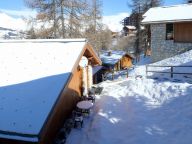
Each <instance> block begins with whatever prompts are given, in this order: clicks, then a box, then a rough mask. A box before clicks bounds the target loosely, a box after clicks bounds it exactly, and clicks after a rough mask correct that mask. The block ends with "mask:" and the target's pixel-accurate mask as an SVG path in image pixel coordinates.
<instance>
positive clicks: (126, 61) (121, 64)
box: [110, 54, 133, 71]
mask: <svg viewBox="0 0 192 144" xmlns="http://www.w3.org/2000/svg"><path fill="white" fill-rule="evenodd" d="M132 61H133V57H131V56H130V55H128V54H125V55H124V56H122V58H121V59H120V60H119V61H118V62H117V63H116V64H115V65H114V70H115V71H119V70H122V69H125V68H129V67H131V66H132V65H133V63H132ZM110 71H111V70H110Z"/></svg>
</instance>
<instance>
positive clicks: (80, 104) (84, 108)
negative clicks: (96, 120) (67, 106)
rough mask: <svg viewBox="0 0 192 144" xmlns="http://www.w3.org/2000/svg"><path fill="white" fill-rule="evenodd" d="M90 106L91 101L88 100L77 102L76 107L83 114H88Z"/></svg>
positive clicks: (91, 104)
mask: <svg viewBox="0 0 192 144" xmlns="http://www.w3.org/2000/svg"><path fill="white" fill-rule="evenodd" d="M92 107H93V103H92V102H90V101H88V100H84V101H80V102H78V103H77V108H79V109H80V110H81V112H82V114H84V115H89V113H90V109H91V108H92Z"/></svg>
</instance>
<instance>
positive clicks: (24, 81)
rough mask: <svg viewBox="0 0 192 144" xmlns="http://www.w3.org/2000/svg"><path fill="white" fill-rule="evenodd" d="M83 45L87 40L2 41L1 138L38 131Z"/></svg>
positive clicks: (0, 76) (0, 72)
mask: <svg viewBox="0 0 192 144" xmlns="http://www.w3.org/2000/svg"><path fill="white" fill-rule="evenodd" d="M75 41H76V42H75ZM84 45H85V40H79V41H78V40H74V41H71V42H70V41H63V40H37V41H35V40H34V41H27V40H26V41H0V133H1V134H0V137H5V138H7V136H6V134H3V133H4V132H8V135H9V134H10V135H14V133H17V134H19V136H20V134H28V135H38V134H39V132H40V130H41V128H42V126H43V124H44V123H45V121H46V119H47V117H48V115H49V112H50V111H51V109H52V108H53V105H54V104H55V102H56V100H57V98H58V96H59V94H60V92H61V90H62V89H63V88H64V86H65V84H66V82H67V80H68V78H69V76H70V75H71V71H72V68H73V66H74V64H75V63H76V61H77V58H78V57H79V54H80V53H81V52H82V50H83V47H84ZM19 136H18V137H19ZM10 137H11V138H15V137H14V136H9V138H10ZM18 137H17V139H19V138H18ZM21 137H22V136H21ZM21 137H20V139H25V138H21Z"/></svg>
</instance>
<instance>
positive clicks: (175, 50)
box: [151, 24, 192, 62]
mask: <svg viewBox="0 0 192 144" xmlns="http://www.w3.org/2000/svg"><path fill="white" fill-rule="evenodd" d="M151 48H152V61H153V62H156V61H159V60H162V59H165V58H169V57H172V56H174V55H177V54H180V53H182V52H185V51H187V50H189V49H192V43H176V42H174V40H166V24H152V25H151Z"/></svg>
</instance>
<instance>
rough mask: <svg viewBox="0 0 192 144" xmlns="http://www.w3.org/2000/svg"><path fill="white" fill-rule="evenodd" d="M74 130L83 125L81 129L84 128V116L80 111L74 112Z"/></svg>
mask: <svg viewBox="0 0 192 144" xmlns="http://www.w3.org/2000/svg"><path fill="white" fill-rule="evenodd" d="M73 114H74V128H77V127H78V125H79V124H80V125H81V128H82V127H83V115H82V112H80V111H76V110H75V111H74V112H73Z"/></svg>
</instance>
